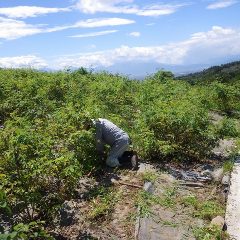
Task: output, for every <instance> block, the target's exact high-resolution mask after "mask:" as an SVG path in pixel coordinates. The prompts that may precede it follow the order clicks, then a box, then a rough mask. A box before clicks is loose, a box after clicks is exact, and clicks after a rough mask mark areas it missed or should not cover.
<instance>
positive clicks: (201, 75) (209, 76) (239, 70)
mask: <svg viewBox="0 0 240 240" xmlns="http://www.w3.org/2000/svg"><path fill="white" fill-rule="evenodd" d="M176 79H178V80H185V81H188V82H189V83H191V84H206V83H211V82H213V81H218V82H221V83H233V82H235V81H239V80H240V61H235V62H231V63H227V64H222V65H220V66H213V67H210V68H207V69H205V70H203V71H201V72H196V73H191V74H187V75H183V76H179V77H177V78H176Z"/></svg>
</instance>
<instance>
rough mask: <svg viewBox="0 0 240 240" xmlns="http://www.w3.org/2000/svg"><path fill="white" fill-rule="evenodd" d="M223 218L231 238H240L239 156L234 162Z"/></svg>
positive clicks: (238, 239) (239, 239)
mask: <svg viewBox="0 0 240 240" xmlns="http://www.w3.org/2000/svg"><path fill="white" fill-rule="evenodd" d="M225 220H226V224H227V232H228V233H229V235H230V236H231V239H235V240H240V158H238V159H237V161H236V162H235V164H234V168H233V171H232V175H231V185H230V191H229V195H228V201H227V208H226V216H225Z"/></svg>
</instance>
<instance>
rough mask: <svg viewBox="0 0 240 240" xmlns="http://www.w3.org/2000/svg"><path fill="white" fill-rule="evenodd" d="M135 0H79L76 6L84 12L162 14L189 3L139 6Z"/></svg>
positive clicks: (169, 12) (172, 11) (170, 12)
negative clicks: (134, 2)
mask: <svg viewBox="0 0 240 240" xmlns="http://www.w3.org/2000/svg"><path fill="white" fill-rule="evenodd" d="M132 3H133V0H79V1H78V2H77V4H76V8H77V9H79V10H80V11H81V12H83V13H90V14H94V13H97V12H109V13H125V14H136V15H140V16H160V15H168V14H172V13H174V12H176V11H177V10H178V9H179V8H181V7H183V6H186V5H187V4H185V3H183V4H155V5H150V6H144V7H142V8H140V7H139V6H137V5H135V4H132Z"/></svg>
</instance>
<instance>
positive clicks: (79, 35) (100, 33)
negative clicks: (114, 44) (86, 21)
mask: <svg viewBox="0 0 240 240" xmlns="http://www.w3.org/2000/svg"><path fill="white" fill-rule="evenodd" d="M115 32H118V30H109V31H101V32H91V33H85V34H78V35H73V36H70V37H74V38H85V37H96V36H102V35H107V34H111V33H115Z"/></svg>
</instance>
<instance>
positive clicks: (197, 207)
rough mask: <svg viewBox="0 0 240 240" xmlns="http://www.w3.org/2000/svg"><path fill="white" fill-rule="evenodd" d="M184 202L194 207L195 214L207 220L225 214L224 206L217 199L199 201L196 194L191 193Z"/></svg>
mask: <svg viewBox="0 0 240 240" xmlns="http://www.w3.org/2000/svg"><path fill="white" fill-rule="evenodd" d="M182 203H183V204H184V205H185V206H187V207H190V206H192V207H193V209H194V210H193V216H194V217H199V218H201V219H205V220H211V219H212V218H214V217H216V216H218V215H220V216H221V215H223V214H224V206H222V205H220V204H219V203H218V202H216V201H210V200H206V201H199V200H198V199H197V197H196V196H194V195H189V196H186V197H185V198H183V199H182Z"/></svg>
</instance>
